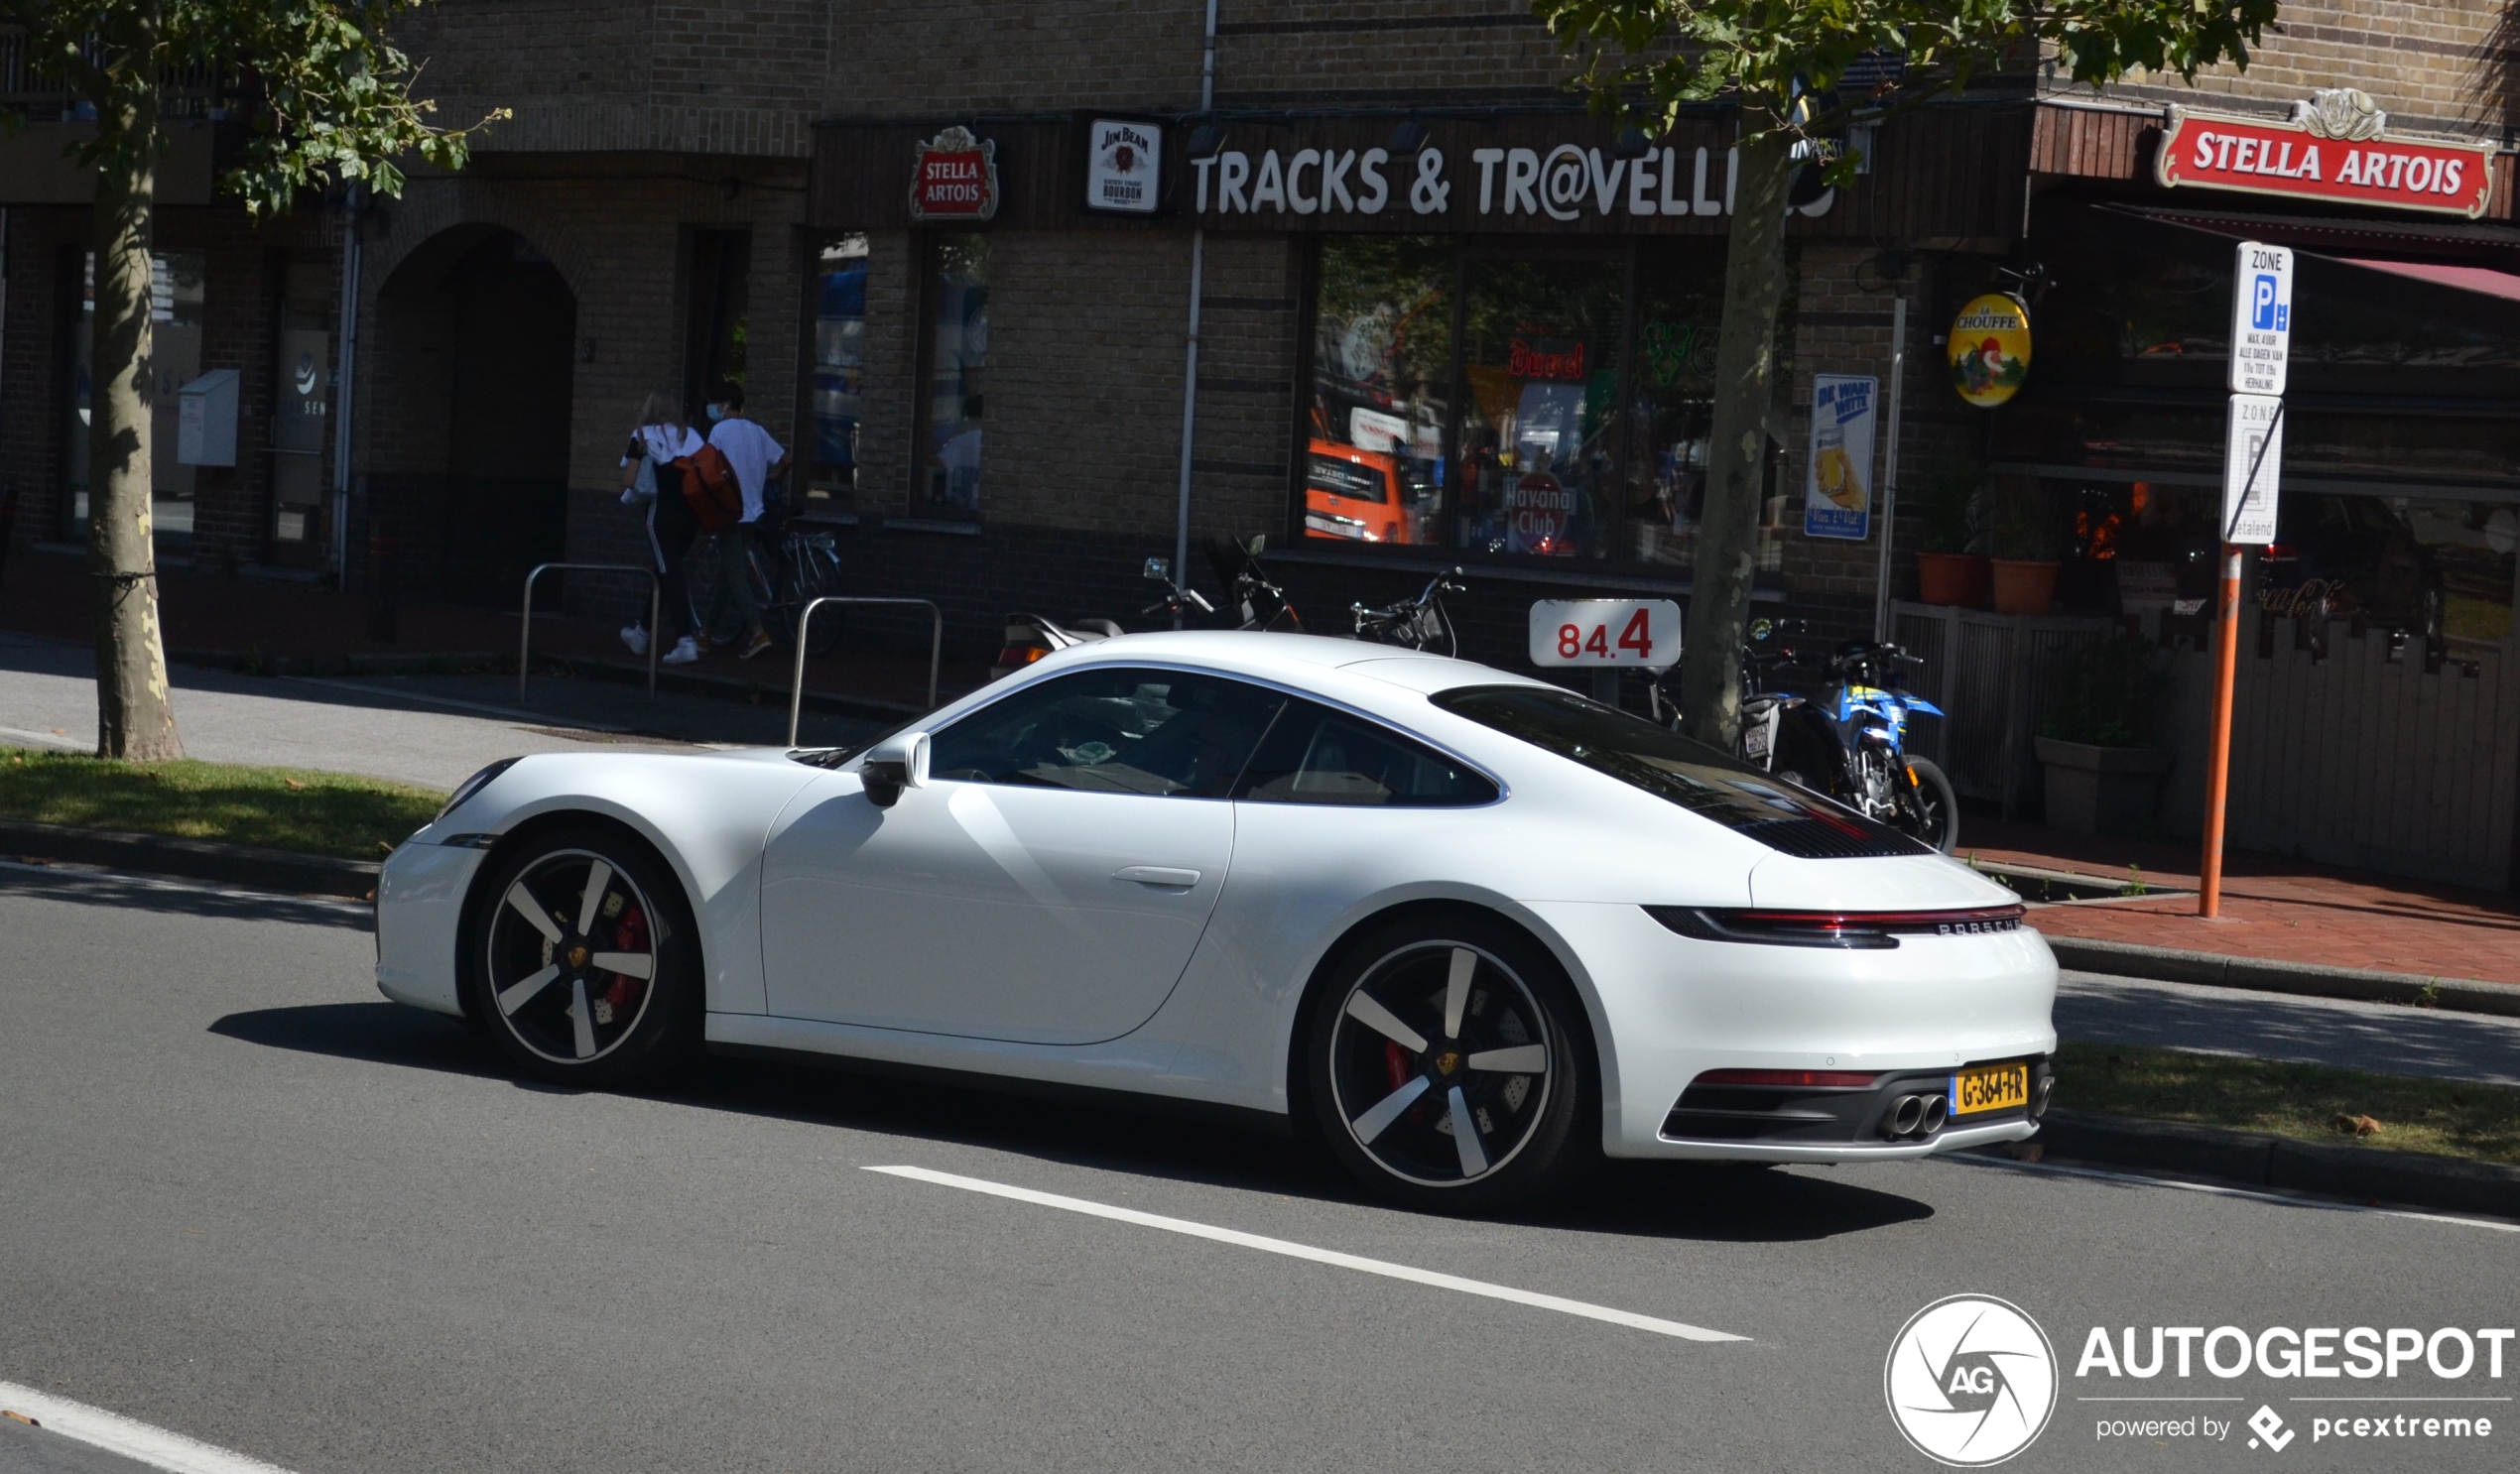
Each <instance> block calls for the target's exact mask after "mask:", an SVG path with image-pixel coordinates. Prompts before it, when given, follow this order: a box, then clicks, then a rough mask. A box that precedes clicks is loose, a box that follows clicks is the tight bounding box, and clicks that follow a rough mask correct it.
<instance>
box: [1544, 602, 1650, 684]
mask: <svg viewBox="0 0 2520 1474" xmlns="http://www.w3.org/2000/svg"><path fill="white" fill-rule="evenodd" d="M1531 663H1532V664H1533V665H1535V666H1642V667H1644V668H1645V669H1646V670H1648V671H1668V670H1670V669H1671V668H1672V667H1674V666H1676V665H1679V664H1680V606H1679V605H1678V604H1675V603H1673V602H1672V601H1671V600H1669V599H1542V600H1541V601H1540V602H1538V603H1536V604H1534V605H1532V606H1531Z"/></svg>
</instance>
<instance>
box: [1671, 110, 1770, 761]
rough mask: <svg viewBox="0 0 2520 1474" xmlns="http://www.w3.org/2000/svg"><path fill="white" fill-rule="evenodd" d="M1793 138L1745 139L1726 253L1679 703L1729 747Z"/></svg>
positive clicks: (1687, 726)
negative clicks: (1703, 498) (1701, 511)
mask: <svg viewBox="0 0 2520 1474" xmlns="http://www.w3.org/2000/svg"><path fill="white" fill-rule="evenodd" d="M1741 127H1742V131H1743V132H1744V133H1749V132H1752V131H1754V130H1757V129H1763V128H1773V127H1774V119H1773V118H1772V117H1770V116H1769V115H1767V114H1765V113H1764V112H1762V111H1761V110H1758V109H1754V108H1751V109H1744V110H1743V112H1742V116H1741ZM1793 147H1794V141H1793V140H1792V139H1791V138H1788V137H1786V136H1784V135H1783V134H1781V133H1777V132H1770V133H1769V134H1768V135H1767V136H1766V137H1765V138H1761V139H1757V140H1755V141H1745V142H1744V143H1743V144H1742V145H1741V172H1740V174H1739V175H1738V176H1737V177H1736V178H1735V179H1734V181H1733V200H1732V228H1731V234H1730V237H1729V242H1728V244H1727V246H1726V250H1725V254H1724V270H1723V325H1722V328H1721V330H1720V335H1719V336H1718V337H1717V339H1716V345H1715V405H1714V427H1713V430H1712V434H1711V437H1710V443H1709V444H1708V445H1707V447H1706V501H1705V512H1704V515H1703V516H1702V517H1701V518H1700V520H1699V523H1698V562H1697V568H1696V571H1695V573H1694V574H1693V575H1692V583H1693V585H1694V588H1693V591H1692V593H1691V594H1690V597H1689V640H1688V652H1689V653H1688V656H1687V658H1686V660H1685V661H1684V662H1683V664H1682V668H1681V680H1680V713H1681V726H1682V730H1684V731H1686V732H1687V733H1688V734H1689V735H1690V736H1692V737H1695V738H1697V739H1698V740H1700V741H1701V742H1706V743H1711V744H1713V745H1714V746H1716V747H1719V748H1722V749H1723V750H1725V751H1727V752H1729V751H1731V749H1732V743H1733V738H1734V736H1735V735H1736V733H1737V732H1738V731H1739V729H1740V725H1741V636H1742V630H1743V627H1744V626H1745V625H1746V624H1748V622H1749V618H1750V582H1751V576H1752V574H1753V573H1754V572H1755V571H1756V569H1757V566H1758V554H1759V502H1760V497H1761V493H1762V492H1763V490H1764V489H1765V486H1766V471H1767V422H1768V400H1769V394H1770V384H1771V381H1772V379H1773V376H1774V372H1775V368H1776V319H1777V313H1778V311H1779V309H1780V308H1781V307H1782V306H1783V302H1782V299H1783V296H1784V291H1785V195H1786V190H1787V188H1788V187H1789V186H1790V184H1792V182H1793V178H1794V171H1795V169H1796V167H1797V166H1796V163H1795V161H1794V158H1793Z"/></svg>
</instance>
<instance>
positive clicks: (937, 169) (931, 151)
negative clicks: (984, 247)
mask: <svg viewBox="0 0 2520 1474" xmlns="http://www.w3.org/2000/svg"><path fill="white" fill-rule="evenodd" d="M896 157H898V156H896ZM895 178H899V176H895ZM996 216H997V140H995V139H988V138H974V137H972V135H971V130H970V129H968V128H963V127H959V126H956V127H952V128H947V129H945V131H944V132H942V133H939V134H938V135H937V136H936V137H934V138H930V139H922V140H921V141H920V142H919V144H918V145H917V147H916V148H915V150H914V151H913V162H912V165H911V171H910V218H912V219H914V220H921V221H927V220H939V221H979V220H989V219H994V218H996Z"/></svg>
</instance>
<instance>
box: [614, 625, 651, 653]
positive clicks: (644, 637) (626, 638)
mask: <svg viewBox="0 0 2520 1474" xmlns="http://www.w3.org/2000/svg"><path fill="white" fill-rule="evenodd" d="M621 643H622V644H624V645H627V646H629V647H630V653H631V654H632V655H646V654H647V653H648V632H647V631H646V630H643V629H641V628H639V627H638V626H637V625H634V624H626V625H623V626H622V627H621Z"/></svg>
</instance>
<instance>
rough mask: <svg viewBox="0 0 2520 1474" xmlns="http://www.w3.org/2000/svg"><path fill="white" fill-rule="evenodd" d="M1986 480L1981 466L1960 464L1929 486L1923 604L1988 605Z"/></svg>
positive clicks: (1920, 587)
mask: <svg viewBox="0 0 2520 1474" xmlns="http://www.w3.org/2000/svg"><path fill="white" fill-rule="evenodd" d="M1985 479H1986V470H1985V468H1984V467H1983V466H1981V465H1979V464H1978V463H1977V462H1975V461H1973V460H1955V461H1951V462H1948V463H1946V464H1945V465H1944V466H1943V467H1942V468H1941V469H1940V470H1939V471H1937V472H1936V473H1935V474H1934V475H1933V476H1932V477H1931V478H1930V479H1928V480H1927V482H1926V483H1925V496H1924V498H1923V511H1924V520H1925V533H1924V537H1923V539H1922V542H1921V545H1920V546H1919V548H1918V550H1917V554H1916V587H1917V599H1918V601H1919V602H1921V603H1926V604H1960V605H1965V606H1966V607H1968V608H1971V609H1983V608H1985V607H1986V591H1987V566H1986V553H1985V544H1986V517H1985V512H1984V503H1983V502H1982V501H1981V500H1980V499H1979V497H1978V490H1979V488H1980V487H1981V486H1983V485H1984V484H1985Z"/></svg>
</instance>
